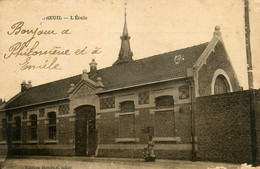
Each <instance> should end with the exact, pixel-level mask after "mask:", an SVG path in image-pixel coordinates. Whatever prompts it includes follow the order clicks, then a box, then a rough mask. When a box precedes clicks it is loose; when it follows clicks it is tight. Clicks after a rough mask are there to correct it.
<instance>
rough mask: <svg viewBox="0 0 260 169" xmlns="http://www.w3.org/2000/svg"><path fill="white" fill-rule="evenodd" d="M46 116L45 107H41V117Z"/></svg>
mask: <svg viewBox="0 0 260 169" xmlns="http://www.w3.org/2000/svg"><path fill="white" fill-rule="evenodd" d="M44 116H45V108H41V109H39V117H44Z"/></svg>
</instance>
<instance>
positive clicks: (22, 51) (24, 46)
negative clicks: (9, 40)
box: [4, 37, 70, 59]
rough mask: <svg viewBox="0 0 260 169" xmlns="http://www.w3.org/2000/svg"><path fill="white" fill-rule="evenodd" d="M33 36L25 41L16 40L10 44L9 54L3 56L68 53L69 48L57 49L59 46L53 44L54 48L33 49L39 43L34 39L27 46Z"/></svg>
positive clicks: (6, 57)
mask: <svg viewBox="0 0 260 169" xmlns="http://www.w3.org/2000/svg"><path fill="white" fill-rule="evenodd" d="M33 39H34V37H32V38H31V39H29V40H28V41H26V42H17V43H15V44H14V45H12V46H10V48H9V54H4V58H5V59H8V58H10V57H11V56H15V57H17V56H36V55H38V56H42V55H70V51H69V49H65V50H58V49H60V47H57V46H55V47H54V50H44V51H36V50H35V49H36V48H37V47H38V46H39V45H40V42H39V41H36V42H35V43H34V44H33V45H32V47H29V45H30V43H31V42H32V40H33Z"/></svg>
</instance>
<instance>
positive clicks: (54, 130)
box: [48, 112, 57, 140]
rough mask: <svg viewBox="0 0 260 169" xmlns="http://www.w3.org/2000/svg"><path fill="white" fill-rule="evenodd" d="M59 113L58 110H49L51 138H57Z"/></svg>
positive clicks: (49, 133) (49, 134) (49, 132)
mask: <svg viewBox="0 0 260 169" xmlns="http://www.w3.org/2000/svg"><path fill="white" fill-rule="evenodd" d="M56 120H57V115H56V112H49V113H48V121H49V124H48V136H49V137H48V138H49V139H50V140H56V137H57V123H56Z"/></svg>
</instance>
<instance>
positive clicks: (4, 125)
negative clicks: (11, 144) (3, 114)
mask: <svg viewBox="0 0 260 169" xmlns="http://www.w3.org/2000/svg"><path fill="white" fill-rule="evenodd" d="M2 127H3V128H2V140H7V119H2Z"/></svg>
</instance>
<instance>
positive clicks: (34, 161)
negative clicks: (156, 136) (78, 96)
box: [0, 156, 241, 169]
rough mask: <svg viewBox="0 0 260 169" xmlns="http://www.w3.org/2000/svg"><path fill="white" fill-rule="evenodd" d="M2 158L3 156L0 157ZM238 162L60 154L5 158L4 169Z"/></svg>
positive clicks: (208, 167) (233, 167) (232, 168)
mask: <svg viewBox="0 0 260 169" xmlns="http://www.w3.org/2000/svg"><path fill="white" fill-rule="evenodd" d="M0 160H4V158H0ZM240 167H241V165H239V164H228V163H216V162H201V161H198V162H191V161H182V160H164V159H156V161H155V162H144V160H143V159H132V158H131V159H127V158H94V157H75V156H72V157H60V156H15V157H12V158H11V159H8V160H6V162H5V166H4V168H6V169H16V168H17V169H20V168H21V169H84V168H86V169H99V168H100V169H114V168H120V169H134V168H138V169H139V168H140V169H147V168H149V169H150V168H154V169H239V168H240Z"/></svg>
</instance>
